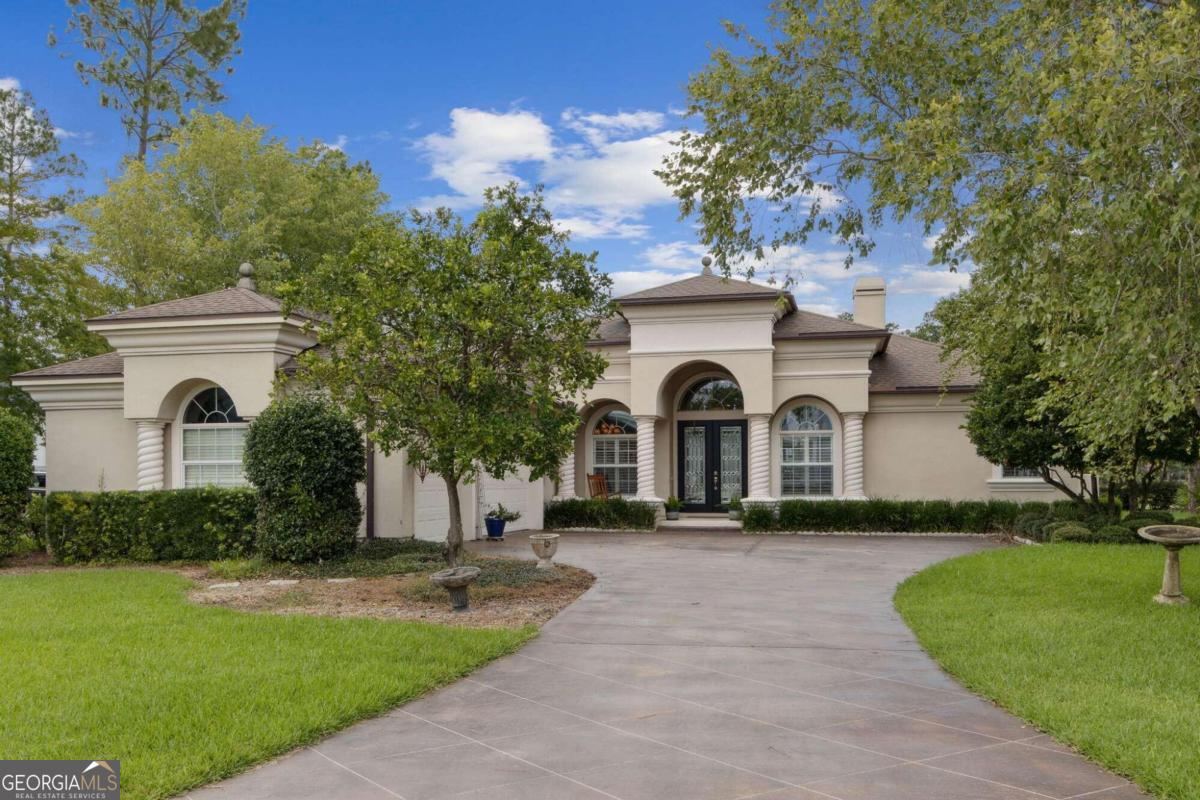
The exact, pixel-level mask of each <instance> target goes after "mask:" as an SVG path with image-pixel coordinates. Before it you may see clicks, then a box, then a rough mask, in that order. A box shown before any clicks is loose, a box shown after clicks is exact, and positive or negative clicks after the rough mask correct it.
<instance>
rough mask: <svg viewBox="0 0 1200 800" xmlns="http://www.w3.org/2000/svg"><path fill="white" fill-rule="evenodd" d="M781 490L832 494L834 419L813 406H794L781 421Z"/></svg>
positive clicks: (803, 494) (795, 493)
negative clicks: (831, 419)
mask: <svg viewBox="0 0 1200 800" xmlns="http://www.w3.org/2000/svg"><path fill="white" fill-rule="evenodd" d="M779 442H780V445H781V447H782V448H783V449H782V453H781V456H780V459H779V463H780V481H779V483H780V491H781V492H782V494H783V495H784V496H792V497H794V496H801V497H812V496H822V495H826V496H827V495H832V494H833V422H832V421H830V419H829V415H828V414H826V413H825V412H824V411H822V410H821V409H819V408H817V407H816V406H796V407H795V408H793V409H792V410H791V411H789V412H788V413H787V416H785V417H784V418H783V422H782V424H781V425H780V433H779Z"/></svg>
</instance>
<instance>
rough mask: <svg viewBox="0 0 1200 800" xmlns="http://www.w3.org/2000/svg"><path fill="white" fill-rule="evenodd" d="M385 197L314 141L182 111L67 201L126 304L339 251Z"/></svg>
mask: <svg viewBox="0 0 1200 800" xmlns="http://www.w3.org/2000/svg"><path fill="white" fill-rule="evenodd" d="M385 202H386V197H385V196H384V195H383V194H382V193H381V192H380V191H379V180H378V178H377V177H376V175H375V174H374V173H373V172H371V169H370V167H369V166H367V165H366V164H351V163H350V162H349V161H348V160H347V158H346V155H345V154H344V153H342V152H340V151H337V150H332V149H330V148H327V147H322V146H319V145H308V146H303V147H300V148H298V149H296V150H292V149H290V148H289V147H288V145H287V143H286V142H285V141H283V140H281V139H277V138H273V137H270V136H268V133H267V129H266V128H265V127H262V126H259V125H255V124H254V123H253V122H252V121H250V120H249V119H246V120H243V121H242V122H240V123H239V122H235V121H234V120H231V119H229V118H228V117H225V116H223V115H221V114H202V113H200V112H193V114H192V115H191V117H190V118H189V120H188V124H187V125H186V126H184V127H183V128H180V129H179V130H178V131H176V132H175V133H173V134H172V135H171V136H170V138H169V139H168V140H167V142H166V143H165V146H164V148H163V154H162V155H161V156H160V157H159V158H158V159H156V161H155V163H154V164H153V165H147V164H143V163H141V162H137V161H127V162H126V163H125V167H124V173H123V174H122V175H121V176H120V177H118V178H117V179H115V180H113V181H110V182H109V185H108V191H107V192H106V193H105V194H103V195H100V196H98V197H95V198H92V199H90V200H88V201H87V202H84V203H81V204H79V205H77V206H75V207H74V208H72V209H71V215H72V216H73V217H74V218H75V219H76V220H77V221H78V222H79V223H80V224H81V225H82V226H83V227H84V228H85V229H86V231H87V234H88V235H87V241H88V245H89V247H90V248H91V250H90V253H89V255H90V259H91V261H92V262H93V263H94V264H96V265H98V266H99V267H100V268H102V269H104V270H105V271H106V272H107V273H108V274H109V275H110V276H111V277H112V278H113V279H114V280H115V281H116V282H117V283H119V284H120V285H121V286H123V287H124V288H125V289H126V290H127V293H128V298H127V299H128V300H129V301H130V302H132V303H134V304H136V305H142V304H145V303H152V302H156V301H159V300H167V299H172V298H175V297H182V296H185V295H192V294H201V293H203V292H209V291H213V290H216V289H223V288H227V287H229V286H232V285H233V284H234V282H235V281H236V280H237V277H238V276H237V271H236V267H237V265H238V264H240V263H242V262H250V263H252V264H253V265H254V268H255V279H256V281H257V282H258V285H259V288H260V289H261V290H262V291H265V292H271V291H272V290H273V288H274V286H275V284H276V283H277V282H278V281H279V280H281V279H283V278H286V277H288V276H294V275H299V274H304V273H306V272H309V271H310V270H312V269H314V268H315V267H316V265H317V264H318V262H320V261H321V260H322V259H323V258H324V257H326V256H333V255H340V256H345V254H346V253H347V252H349V250H350V247H351V245H352V243H353V242H354V239H355V237H356V236H357V235H358V234H359V233H360V232H361V231H362V230H363V228H364V227H365V226H366V225H367V224H368V223H369V222H370V221H371V220H372V219H374V218H375V217H376V216H377V215H378V214H379V213H380V209H381V208H382V207H383V205H384V203H385Z"/></svg>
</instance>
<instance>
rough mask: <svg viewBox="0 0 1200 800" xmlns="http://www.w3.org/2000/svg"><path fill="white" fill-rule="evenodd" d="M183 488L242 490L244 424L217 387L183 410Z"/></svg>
mask: <svg viewBox="0 0 1200 800" xmlns="http://www.w3.org/2000/svg"><path fill="white" fill-rule="evenodd" d="M181 439H182V448H181V449H182V451H183V452H182V464H183V485H184V486H185V487H187V488H192V487H196V486H244V485H245V484H246V478H245V476H244V475H243V474H242V451H243V449H244V444H245V440H246V421H245V420H243V419H242V418H241V417H240V416H238V412H237V407H236V406H235V405H234V404H233V398H231V397H230V396H229V393H228V392H226V391H225V390H224V389H222V388H220V387H219V386H213V387H210V388H208V389H201V390H200V391H198V392H196V394H194V395H192V397H191V398H190V399H189V400H188V401H187V404H186V405H185V406H184V410H183V425H182V437H181Z"/></svg>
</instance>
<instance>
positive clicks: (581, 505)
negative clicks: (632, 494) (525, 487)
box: [542, 497, 657, 530]
mask: <svg viewBox="0 0 1200 800" xmlns="http://www.w3.org/2000/svg"><path fill="white" fill-rule="evenodd" d="M656 524H657V519H656V511H655V508H654V506H653V505H652V504H650V503H639V502H638V501H636V500H626V499H625V498H623V497H610V498H608V499H607V500H601V499H599V498H595V497H593V498H587V499H584V498H582V497H577V498H574V499H571V500H555V501H553V502H550V503H547V504H546V512H545V517H544V518H543V521H542V525H543V526H545V528H546V530H561V529H564V528H600V529H609V530H611V529H616V530H630V529H631V530H654V527H655V525H656Z"/></svg>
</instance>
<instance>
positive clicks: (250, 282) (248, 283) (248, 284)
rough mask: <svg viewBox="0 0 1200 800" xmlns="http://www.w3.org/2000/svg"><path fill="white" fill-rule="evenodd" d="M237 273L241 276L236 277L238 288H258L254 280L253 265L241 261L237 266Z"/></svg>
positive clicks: (254, 289) (253, 289)
mask: <svg viewBox="0 0 1200 800" xmlns="http://www.w3.org/2000/svg"><path fill="white" fill-rule="evenodd" d="M238 275H241V276H242V277H240V278H238V283H237V285H238V288H239V289H249V290H250V291H252V292H253V291H256V290H257V289H258V284H257V283H255V282H254V267H253V266H252V265H251V264H250V262H249V261H244V262H242V265H241V266H240V267H238Z"/></svg>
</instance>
